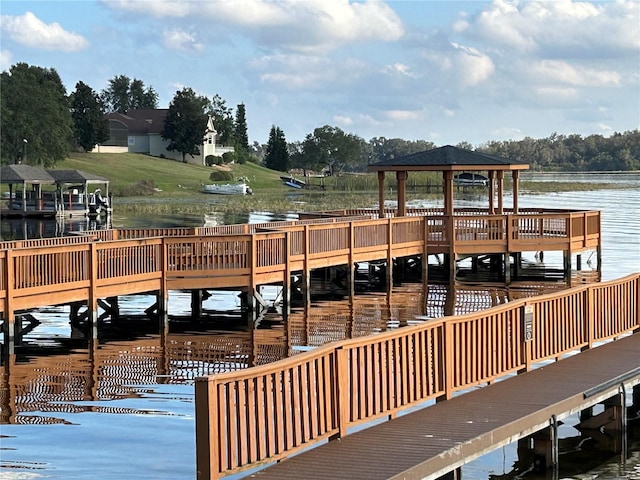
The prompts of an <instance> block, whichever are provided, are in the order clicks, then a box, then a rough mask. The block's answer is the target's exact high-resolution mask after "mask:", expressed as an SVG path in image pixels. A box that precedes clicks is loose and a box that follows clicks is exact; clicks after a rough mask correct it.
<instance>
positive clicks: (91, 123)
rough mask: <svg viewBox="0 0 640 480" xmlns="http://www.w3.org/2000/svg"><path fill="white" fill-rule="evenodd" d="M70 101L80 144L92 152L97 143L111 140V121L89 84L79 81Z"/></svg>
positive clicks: (75, 135)
mask: <svg viewBox="0 0 640 480" xmlns="http://www.w3.org/2000/svg"><path fill="white" fill-rule="evenodd" d="M70 101H71V118H72V119H73V132H74V138H75V140H76V142H77V143H78V145H80V146H81V147H82V148H84V150H85V151H87V152H90V151H91V150H93V147H94V146H95V145H96V144H98V143H102V142H104V141H106V140H109V122H108V120H107V119H106V118H105V116H104V114H105V111H104V110H105V109H104V106H103V104H102V101H101V100H100V97H99V96H98V94H97V93H96V92H94V91H93V89H92V88H91V87H89V85H87V84H85V83H83V82H78V83H77V84H76V90H75V92H73V93H72V94H71V97H70Z"/></svg>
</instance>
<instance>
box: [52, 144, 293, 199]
mask: <svg viewBox="0 0 640 480" xmlns="http://www.w3.org/2000/svg"><path fill="white" fill-rule="evenodd" d="M215 168H217V167H205V166H201V165H193V164H189V163H182V162H176V161H175V160H168V159H164V158H156V157H150V156H148V155H140V154H135V153H122V154H118V153H75V154H72V155H71V157H70V158H68V159H67V160H64V161H62V162H59V163H58V164H56V169H61V170H62V169H77V170H82V171H84V172H87V173H93V174H95V175H100V176H102V177H105V178H107V179H109V182H110V183H109V188H110V191H111V192H112V193H113V194H114V195H115V196H136V195H140V191H141V190H142V189H140V191H139V192H136V186H137V185H139V184H141V183H147V184H148V183H149V182H150V183H151V184H152V185H153V186H154V187H155V188H156V189H157V190H156V191H154V192H153V196H154V197H156V198H174V197H189V196H193V195H196V194H198V195H205V194H203V193H201V192H202V184H204V183H212V182H210V181H209V175H210V174H211V172H213V170H214V169H215ZM231 168H232V173H233V175H234V177H236V178H238V177H242V176H245V177H247V178H248V179H249V183H250V185H251V188H252V189H253V190H254V191H262V190H282V189H283V187H282V182H281V181H280V173H279V172H275V171H273V170H269V169H267V168H264V167H261V166H259V165H255V164H253V163H246V164H244V165H232V166H231ZM142 194H143V195H144V193H142ZM147 194H148V193H147Z"/></svg>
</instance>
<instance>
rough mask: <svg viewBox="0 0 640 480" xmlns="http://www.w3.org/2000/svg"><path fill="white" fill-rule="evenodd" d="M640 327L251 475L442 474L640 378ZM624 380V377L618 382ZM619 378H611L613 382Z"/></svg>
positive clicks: (350, 479)
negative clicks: (596, 392)
mask: <svg viewBox="0 0 640 480" xmlns="http://www.w3.org/2000/svg"><path fill="white" fill-rule="evenodd" d="M639 367H640V334H636V335H630V336H627V337H624V338H621V339H618V340H616V341H614V342H609V343H606V344H604V345H601V346H599V347H597V348H593V349H591V350H587V351H585V352H582V353H580V354H578V355H573V356H571V357H568V358H565V359H563V360H561V361H559V362H554V363H551V364H548V365H546V366H543V367H539V368H537V369H535V370H532V371H530V372H526V373H523V374H520V375H517V376H514V377H510V378H507V379H505V380H502V381H500V382H497V383H494V384H492V385H489V386H486V387H482V388H478V389H476V390H473V391H471V392H469V393H464V394H462V395H459V396H456V397H454V398H452V399H450V400H446V401H443V402H440V403H436V404H435V405H432V406H429V407H426V408H423V409H421V410H418V411H415V412H412V413H409V414H406V415H403V416H400V417H398V418H395V419H393V420H391V421H388V422H384V423H382V424H379V425H376V426H373V427H370V428H368V429H366V430H362V431H360V432H356V433H353V434H351V435H348V436H346V437H344V438H342V439H340V440H336V441H332V442H329V443H327V444H323V445H320V446H318V447H316V448H313V449H310V450H308V451H305V452H303V453H300V454H299V455H296V456H293V457H290V458H288V459H286V460H284V461H282V462H281V463H278V464H275V465H273V466H269V467H267V468H265V469H263V470H261V471H258V472H255V473H253V474H251V475H248V476H247V477H246V478H256V479H259V480H271V479H277V480H288V479H293V480H299V479H305V480H315V479H317V480H326V479H327V478H331V479H332V480H357V479H366V480H376V479H380V480H382V479H385V480H388V479H404V480H412V479H421V478H437V477H439V476H441V475H443V474H444V473H446V472H447V471H448V470H452V469H453V468H448V467H449V466H453V467H454V468H455V467H457V466H460V465H463V464H464V463H467V462H468V461H470V460H472V459H473V458H477V457H479V456H481V455H483V454H485V453H488V452H490V451H492V450H494V449H496V448H498V447H500V446H502V445H506V444H508V443H511V442H513V441H515V440H517V439H518V438H521V437H523V436H526V435H529V434H531V433H533V432H535V431H537V430H539V429H541V428H544V427H545V426H548V425H549V420H550V418H551V417H552V415H556V417H557V418H558V419H560V418H563V417H566V416H568V415H569V414H570V413H575V412H576V411H578V410H579V409H581V408H585V407H584V403H585V401H586V400H585V395H584V394H585V392H587V391H589V390H590V389H595V388H597V387H600V386H603V385H607V383H608V382H611V380H612V379H616V378H622V377H623V376H625V375H628V374H633V375H635V376H636V377H640V369H639ZM618 383H620V382H618ZM618 383H614V384H613V385H612V386H613V387H615V386H617V385H618Z"/></svg>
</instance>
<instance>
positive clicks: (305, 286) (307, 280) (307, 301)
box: [302, 225, 311, 307]
mask: <svg viewBox="0 0 640 480" xmlns="http://www.w3.org/2000/svg"><path fill="white" fill-rule="evenodd" d="M309 254H310V248H309V225H305V226H304V270H303V271H302V295H303V301H304V305H305V307H307V306H309V305H311V268H310V267H309Z"/></svg>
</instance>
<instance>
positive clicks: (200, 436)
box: [196, 274, 640, 479]
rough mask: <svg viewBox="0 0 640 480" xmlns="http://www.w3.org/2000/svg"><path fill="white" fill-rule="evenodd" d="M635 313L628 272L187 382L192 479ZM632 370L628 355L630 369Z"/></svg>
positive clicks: (603, 329) (355, 424)
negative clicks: (191, 407)
mask: <svg viewBox="0 0 640 480" xmlns="http://www.w3.org/2000/svg"><path fill="white" fill-rule="evenodd" d="M639 303H640V274H633V275H629V276H627V277H624V278H622V279H618V280H616V281H610V282H604V283H598V284H591V285H584V286H580V287H574V288H571V289H567V290H563V291H561V292H555V293H551V294H547V295H542V296H538V297H532V298H525V299H520V300H515V301H512V302H509V303H507V304H504V305H500V306H496V307H493V308H490V309H487V310H483V311H480V312H474V313H469V314H466V315H461V316H449V317H441V318H436V319H432V320H430V321H428V322H423V323H421V324H419V325H414V326H407V327H405V328H401V329H398V330H395V331H389V332H384V333H380V334H377V335H373V336H368V337H362V338H354V339H350V340H344V341H340V342H334V343H331V344H328V345H325V346H321V347H318V348H316V349H314V350H311V351H308V352H304V353H301V354H298V355H295V356H293V357H290V358H287V359H284V360H280V361H278V362H275V363H273V364H268V365H262V366H260V367H255V368H250V369H247V370H242V371H237V372H229V373H222V374H219V375H213V376H209V377H202V378H197V379H196V446H197V463H198V478H202V479H210V478H219V477H222V476H225V475H228V474H230V473H236V472H239V471H242V470H247V469H250V468H255V467H256V466H259V465H261V464H262V465H264V464H268V463H272V462H274V461H278V460H284V459H287V460H285V463H286V462H287V461H288V459H290V458H293V456H294V455H295V454H299V453H300V452H303V451H305V450H307V449H308V448H309V447H311V446H314V445H318V444H321V443H323V442H325V441H326V440H329V439H332V440H333V442H338V439H339V442H338V443H342V442H344V439H345V438H348V436H349V435H350V434H351V433H352V432H353V431H354V430H355V429H357V428H359V427H363V426H367V425H370V424H371V422H372V421H374V420H379V419H385V418H387V419H388V418H394V417H396V416H398V415H399V414H401V413H405V412H407V411H409V410H410V409H412V408H415V407H418V406H420V405H424V404H425V402H427V401H433V400H436V401H442V400H445V399H447V400H450V399H452V398H454V397H455V396H456V395H457V394H459V392H462V391H466V390H469V389H471V388H474V387H479V386H483V385H487V384H492V383H495V382H499V381H502V380H504V379H505V378H508V377H510V376H512V375H513V374H516V373H524V372H527V371H531V370H532V369H534V368H535V366H537V365H540V364H543V363H545V362H548V361H552V360H559V359H562V358H564V357H567V356H569V355H572V354H574V353H576V352H580V351H582V350H587V349H591V348H594V347H596V345H598V344H600V343H602V342H605V341H609V340H613V339H617V338H619V337H621V336H623V335H627V334H630V333H637V332H638V331H640V307H639ZM598 348H602V347H598ZM581 355H582V354H581ZM638 360H639V358H638V356H637V355H636V354H634V355H633V357H632V359H631V361H632V367H633V368H637V367H638V365H639V361H638ZM564 361H566V360H562V361H561V362H560V363H562V362H564ZM545 368H547V367H545ZM614 372H615V370H611V371H609V372H608V373H606V375H610V376H608V377H606V378H604V380H610V379H611V378H614V377H615V376H616V374H615V373H614ZM599 382H600V380H598V379H597V377H596V384H598V383H599ZM516 391H517V388H516ZM507 398H509V395H506V394H505V396H504V397H503V398H502V400H501V401H502V402H503V403H504V402H505V401H506V399H507ZM546 401H547V403H546V405H547V404H548V405H552V404H553V403H554V401H553V399H551V401H550V400H549V399H547V400H546ZM547 413H548V412H547ZM545 415H546V413H545ZM437 418H438V421H440V417H439V416H438V417H437ZM547 420H548V417H547ZM535 426H536V425H531V426H530V427H528V428H534V427H535ZM470 428H471V429H472V430H473V428H475V426H472V427H470ZM532 431H535V430H532ZM516 439H517V437H516V438H513V440H516ZM472 443H473V442H472ZM473 445H474V446H475V447H478V450H479V452H482V451H484V448H486V447H485V446H484V445H482V444H477V443H473ZM457 446H459V445H458V443H456V442H451V443H449V444H448V445H446V449H454V450H455V448H456V447H457ZM332 448H336V447H332ZM443 448H444V447H443ZM466 453H470V452H469V451H467V452H466ZM305 455H306V454H305ZM452 465H453V466H452V468H454V467H455V463H452ZM300 478H304V477H300Z"/></svg>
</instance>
